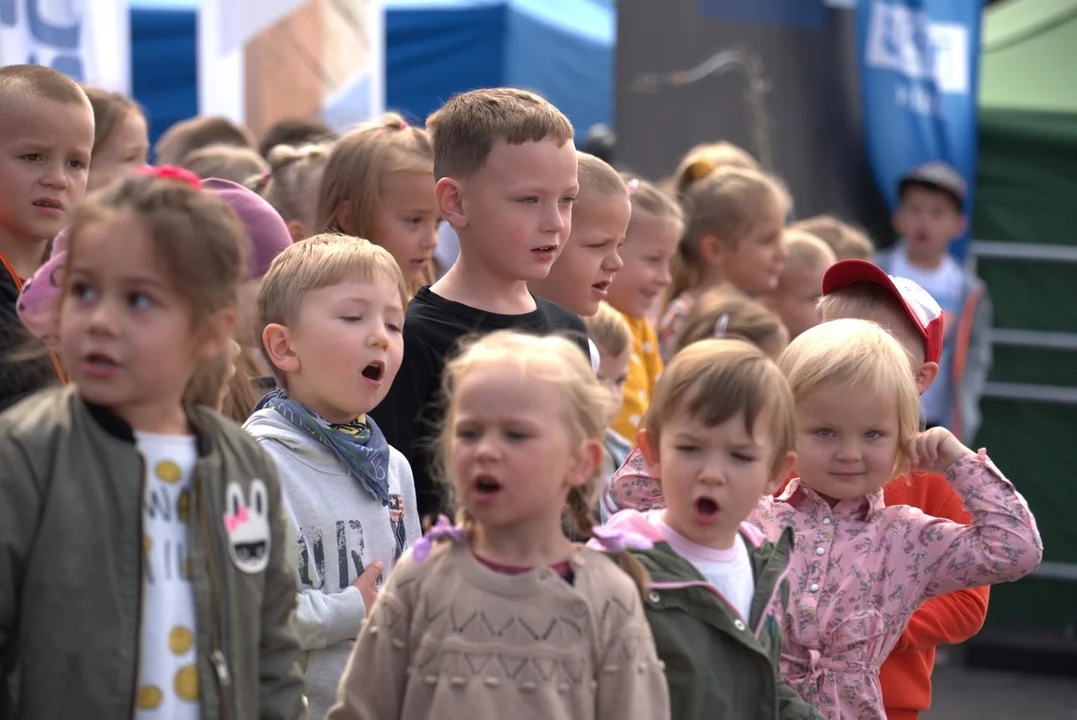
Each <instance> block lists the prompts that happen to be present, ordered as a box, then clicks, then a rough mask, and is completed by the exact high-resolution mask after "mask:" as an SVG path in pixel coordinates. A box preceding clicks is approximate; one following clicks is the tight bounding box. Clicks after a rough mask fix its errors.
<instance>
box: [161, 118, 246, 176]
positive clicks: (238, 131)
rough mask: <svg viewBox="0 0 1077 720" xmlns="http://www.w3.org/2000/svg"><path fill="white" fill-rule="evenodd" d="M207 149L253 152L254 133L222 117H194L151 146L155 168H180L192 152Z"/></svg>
mask: <svg viewBox="0 0 1077 720" xmlns="http://www.w3.org/2000/svg"><path fill="white" fill-rule="evenodd" d="M209 145H235V146H236V147H245V148H251V149H254V147H255V142H254V133H252V132H251V131H250V130H248V129H247V128H245V127H243V126H242V125H236V124H235V123H234V122H232V121H231V120H229V119H227V118H223V117H194V118H189V119H187V120H181V121H180V122H178V123H176V124H175V125H173V126H172V127H170V128H168V130H165V134H164V135H162V136H161V137H160V139H159V140H158V141H157V144H156V145H154V146H153V152H154V155H155V156H156V157H157V164H158V165H181V164H182V163H183V161H184V159H185V158H186V157H187V156H188V155H190V154H191V153H192V152H194V151H195V150H198V149H199V148H204V147H207V146H209Z"/></svg>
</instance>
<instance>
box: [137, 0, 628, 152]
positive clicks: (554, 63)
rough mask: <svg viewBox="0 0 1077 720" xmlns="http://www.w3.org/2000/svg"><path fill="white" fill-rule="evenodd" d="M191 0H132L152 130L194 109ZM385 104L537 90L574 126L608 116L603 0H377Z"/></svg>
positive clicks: (609, 52) (607, 28)
mask: <svg viewBox="0 0 1077 720" xmlns="http://www.w3.org/2000/svg"><path fill="white" fill-rule="evenodd" d="M196 6H197V0H132V3H131V54H132V62H131V67H132V72H133V86H132V87H133V91H134V96H135V98H136V99H138V100H139V102H141V103H142V104H143V105H144V106H145V108H146V111H147V114H148V115H149V118H150V135H151V140H156V138H157V136H158V135H159V134H160V133H161V132H163V131H164V130H165V129H166V128H168V126H169V125H171V124H172V123H174V122H176V121H178V120H182V119H184V118H187V117H191V116H192V115H195V114H196V113H197V110H198V105H197V87H196V85H197V53H196V46H195V43H196V37H197V30H196V22H195V20H196V14H197V10H196ZM385 8H386V12H385V34H386V45H385V46H386V50H385V75H386V107H388V108H390V109H394V110H399V111H402V112H403V113H404V114H406V115H407V116H409V117H411V118H412V119H413V120H416V121H420V120H422V119H424V118H425V117H426V116H427V115H428V114H429V113H430V112H431V111H433V110H434V109H436V108H437V107H438V106H439V105H440V104H441V103H442V102H443V101H444V100H445V99H446V98H448V97H449V96H450V95H452V94H453V93H455V92H459V91H462V90H470V89H473V88H478V87H489V86H495V85H512V86H515V87H523V88H527V89H530V90H534V91H536V92H538V93H541V94H542V95H543V96H544V97H546V98H547V99H549V100H550V102H552V103H554V104H555V105H557V106H558V107H559V108H561V110H562V111H563V112H564V113H565V114H566V115H568V117H569V118H570V119H571V120H572V123H573V125H575V127H576V130H577V132H578V133H581V134H582V133H583V132H585V131H586V130H587V128H588V127H590V126H591V125H592V124H594V123H600V122H602V123H610V122H611V120H612V116H613V110H612V100H613V97H612V96H613V90H612V85H613V57H614V42H615V37H616V16H615V11H614V8H613V4H612V2H611V0H385Z"/></svg>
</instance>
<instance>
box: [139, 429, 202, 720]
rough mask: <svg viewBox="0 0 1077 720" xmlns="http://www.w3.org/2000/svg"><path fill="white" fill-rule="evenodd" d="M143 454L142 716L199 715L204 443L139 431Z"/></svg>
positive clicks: (194, 719) (185, 719)
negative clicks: (196, 513) (198, 544)
mask: <svg viewBox="0 0 1077 720" xmlns="http://www.w3.org/2000/svg"><path fill="white" fill-rule="evenodd" d="M135 439H136V443H137V445H138V450H139V452H141V453H142V457H143V459H144V460H145V468H146V477H145V486H144V491H145V492H144V495H143V503H142V532H143V535H142V548H143V555H144V557H143V568H142V583H143V587H142V623H141V626H140V636H141V638H140V641H139V642H140V653H139V663H138V670H139V677H138V691H137V693H136V695H135V706H136V708H135V717H136V718H137V720H151V719H153V720H156V719H162V720H163V719H164V718H168V720H173V719H175V720H198V719H199V718H201V716H202V707H201V703H200V702H199V691H198V659H197V647H196V638H197V628H196V626H195V602H194V588H193V587H192V586H191V560H190V554H189V551H188V545H187V526H188V520H189V518H190V513H191V510H192V508H191V478H192V475H193V474H194V468H195V463H196V462H197V461H198V449H197V445H196V440H195V438H194V436H191V435H155V434H152V433H142V432H137V433H135Z"/></svg>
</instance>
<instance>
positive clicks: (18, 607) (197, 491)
mask: <svg viewBox="0 0 1077 720" xmlns="http://www.w3.org/2000/svg"><path fill="white" fill-rule="evenodd" d="M189 419H190V422H191V425H192V426H193V427H194V428H195V432H196V434H197V436H198V440H199V455H200V457H199V460H198V464H197V466H196V469H195V476H194V478H193V481H192V487H191V496H190V514H189V520H188V543H189V553H190V560H191V567H192V587H193V590H194V595H195V608H196V612H197V618H198V620H197V625H198V628H197V653H198V665H199V673H198V680H199V688H200V694H201V700H202V717H203V718H204V719H205V720H216V719H217V718H222V719H233V720H247V719H249V718H264V719H270V718H272V719H274V720H275V719H278V718H279V719H281V720H285V719H286V720H293V719H294V718H304V717H306V710H305V701H304V699H303V680H302V673H301V670H300V667H299V664H298V658H299V646H298V642H297V640H296V637H295V633H294V629H293V626H292V617H291V616H292V610H293V606H294V603H295V596H296V581H295V575H294V573H293V571H292V569H291V568H290V567H289V566H288V561H287V560H286V555H287V553H286V548H285V547H284V542H285V526H284V519H283V515H282V506H281V496H280V483H279V481H278V479H277V473H276V470H275V469H274V468H273V466H272V462H271V461H270V460H269V458H268V457H267V456H266V455H264V454H263V452H262V450H260V449H259V448H258V446H257V444H256V443H255V442H254V440H253V439H251V438H249V437H247V436H246V434H245V433H244V432H243V431H242V430H241V429H240V428H239V427H238V426H236V425H235V424H233V423H231V422H230V421H228V420H226V419H225V418H223V417H222V416H220V415H218V414H217V413H214V412H212V411H210V410H208V409H206V408H202V407H199V408H192V409H191V410H190V411H189ZM143 483H144V468H143V458H142V456H141V455H140V454H139V453H138V451H137V450H136V448H135V444H134V436H133V435H132V433H131V429H130V428H129V427H128V426H127V425H126V424H125V423H124V422H123V421H122V420H120V419H119V418H118V417H116V416H115V415H113V414H111V413H110V412H109V411H108V410H106V409H105V408H102V407H99V406H92V405H89V404H87V403H86V402H85V401H83V400H82V398H81V397H80V396H79V395H78V393H77V391H76V389H75V388H74V387H72V386H68V387H66V388H57V389H55V390H47V391H44V392H42V393H39V394H37V395H35V396H33V397H31V398H29V399H27V400H25V401H23V402H22V403H20V404H18V405H16V406H14V407H12V408H10V409H9V410H7V411H6V412H5V413H3V414H2V415H0V670H2V676H0V720H6V719H8V718H12V719H16V718H17V719H20V720H21V719H22V718H26V719H27V720H30V719H32V720H43V719H45V718H76V717H77V718H94V719H96V718H102V719H105V718H107V719H108V720H116V719H119V718H131V717H133V716H134V714H135V707H134V703H135V692H136V686H137V679H138V675H139V657H138V656H139V646H140V636H139V625H140V619H141V617H142V606H141V596H142V586H143V579H142V569H143V559H142V542H143V541H142V517H143V503H142V497H143V493H142V485H143ZM252 486H253V488H254V489H253V491H252ZM263 499H264V500H265V503H264V507H263V506H262V500H263ZM240 503H242V505H245V506H246V509H247V512H248V515H247V517H249V518H250V519H251V522H246V523H243V524H242V525H241V526H240V525H236V527H237V528H239V529H238V530H236V531H235V532H234V533H232V534H230V532H229V524H228V523H227V521H226V515H229V514H233V515H234V514H236V513H237V512H238V508H239V504H240Z"/></svg>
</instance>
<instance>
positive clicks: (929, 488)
mask: <svg viewBox="0 0 1077 720" xmlns="http://www.w3.org/2000/svg"><path fill="white" fill-rule="evenodd" d="M794 477H796V470H795V469H794V470H793V472H791V473H790V475H789V477H788V478H786V482H789V480H791V479H793V478H794ZM782 489H783V490H784V489H785V488H784V487H783V488H782ZM776 494H778V495H780V494H781V490H779V491H778V492H777V493H776ZM883 499H884V500H885V502H886V504H887V505H909V506H912V507H915V508H920V509H921V510H923V511H924V512H925V513H926V514H928V515H931V516H932V517H939V518H946V519H948V520H953V521H954V522H959V523H966V524H967V523H968V522H970V521H971V520H972V517H971V516H970V515H969V514H968V513H967V512H965V505H964V503H962V502H961V498H960V497H958V496H957V493H955V492H954V489H953V488H952V487H950V483H949V482H947V481H946V476H945V475H939V474H937V473H913V475H912V480H911V481H910V480H909V478H908V477H906V476H904V475H903V476H901V477H899V478H897V479H896V480H893V481H892V482H890V483H889V484H887V486H886V488H885V489H884V490H883ZM988 594H989V589H988V588H986V587H978V588H972V589H971V590H958V591H957V592H952V593H950V594H948V595H943V596H941V597H937V598H932V599H930V600H928V601H927V602H925V603H924V604H923V606H922V607H921V608H920V609H919V610H917V611H916V612H915V613H913V616H912V618H911V619H910V620H909V624H908V626H907V627H906V628H905V632H904V634H902V636H901V639H900V640H898V644H897V645H896V646H895V647H894V650H893V651H892V652H891V653H890V657H888V658H887V659H886V662H884V663H883V666H882V668H881V669H880V670H879V683H880V684H881V685H882V688H883V705H884V706H885V709H886V718H887V720H917V718H919V717H920V713H921V712H924V711H926V710H927V709H928V708H929V707H931V671H932V670H933V669H934V667H935V648H936V647H938V646H939V645H955V644H957V643H962V642H965V641H966V640H968V639H969V638H970V637H972V636H973V635H975V634H976V633H978V632H980V628H982V627H983V624H984V619H985V618H986V617H987V597H988Z"/></svg>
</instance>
